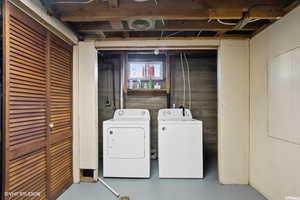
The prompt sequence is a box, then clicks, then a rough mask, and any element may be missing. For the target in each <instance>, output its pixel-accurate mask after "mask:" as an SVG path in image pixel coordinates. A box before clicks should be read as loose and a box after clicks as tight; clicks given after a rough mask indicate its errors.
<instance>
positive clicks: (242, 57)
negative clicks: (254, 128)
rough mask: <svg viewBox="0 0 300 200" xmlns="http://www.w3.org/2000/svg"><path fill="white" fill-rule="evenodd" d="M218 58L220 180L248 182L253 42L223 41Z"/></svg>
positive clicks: (222, 181)
mask: <svg viewBox="0 0 300 200" xmlns="http://www.w3.org/2000/svg"><path fill="white" fill-rule="evenodd" d="M218 59H219V60H218V62H219V69H218V74H219V75H218V76H219V77H218V85H219V86H218V90H219V96H218V99H219V100H218V118H219V123H218V140H219V142H218V155H219V156H218V157H219V180H220V182H221V183H223V184H248V183H249V181H248V180H249V179H248V178H249V177H248V174H249V173H248V171H249V170H248V168H249V41H248V40H222V41H221V45H220V48H219V58H218Z"/></svg>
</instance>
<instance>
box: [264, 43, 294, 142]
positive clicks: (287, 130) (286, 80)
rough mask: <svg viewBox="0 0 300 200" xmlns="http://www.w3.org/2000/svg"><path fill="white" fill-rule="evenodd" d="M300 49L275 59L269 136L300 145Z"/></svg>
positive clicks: (270, 79)
mask: <svg viewBox="0 0 300 200" xmlns="http://www.w3.org/2000/svg"><path fill="white" fill-rule="evenodd" d="M299 52H300V50H299V49H294V50H291V51H289V52H287V53H284V54H282V55H280V56H277V57H275V58H273V59H272V60H271V61H270V65H269V76H268V77H269V98H268V99H269V136H271V137H274V138H277V139H282V140H285V141H288V142H292V143H297V144H299V145H300V134H299V132H298V131H295V130H297V128H298V125H299V124H300V118H299V111H300V104H299V102H300V98H299V97H300V95H299V93H300V92H299V91H300V81H299V80H300V73H299V71H300V70H299V68H300V62H299V61H300V58H299V57H300V53H299ZM297 111H298V112H297Z"/></svg>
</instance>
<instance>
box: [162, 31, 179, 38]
mask: <svg viewBox="0 0 300 200" xmlns="http://www.w3.org/2000/svg"><path fill="white" fill-rule="evenodd" d="M181 32H182V31H177V32H175V33H171V34H169V35H167V36H166V38H167V37H171V36H174V35H176V34H178V33H181Z"/></svg>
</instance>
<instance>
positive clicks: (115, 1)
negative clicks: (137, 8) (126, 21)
mask: <svg viewBox="0 0 300 200" xmlns="http://www.w3.org/2000/svg"><path fill="white" fill-rule="evenodd" d="M108 5H109V7H110V8H118V7H119V0H108Z"/></svg>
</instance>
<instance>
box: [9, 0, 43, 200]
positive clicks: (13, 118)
mask: <svg viewBox="0 0 300 200" xmlns="http://www.w3.org/2000/svg"><path fill="white" fill-rule="evenodd" d="M5 10H6V12H5V18H4V19H5V22H4V23H5V26H4V30H5V34H4V40H5V53H4V59H5V67H4V77H5V78H4V96H5V101H4V105H5V111H4V120H5V121H4V125H5V180H4V184H5V192H22V191H24V192H37V194H39V197H35V198H38V199H46V185H47V183H46V179H47V176H46V175H47V173H46V170H47V153H46V151H47V146H46V144H47V119H46V116H47V91H46V89H47V81H46V80H47V76H46V72H47V66H46V61H47V47H46V44H47V43H46V39H47V30H46V29H45V28H44V27H42V26H41V25H40V24H38V23H37V22H35V21H34V20H33V19H32V18H30V17H29V16H27V15H26V14H24V13H23V12H22V11H21V10H19V9H18V8H16V7H15V6H13V5H12V4H11V3H8V2H7V1H5ZM36 44H38V45H36ZM11 194H12V193H11ZM22 198H26V197H24V196H23V197H21V196H5V199H22Z"/></svg>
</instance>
